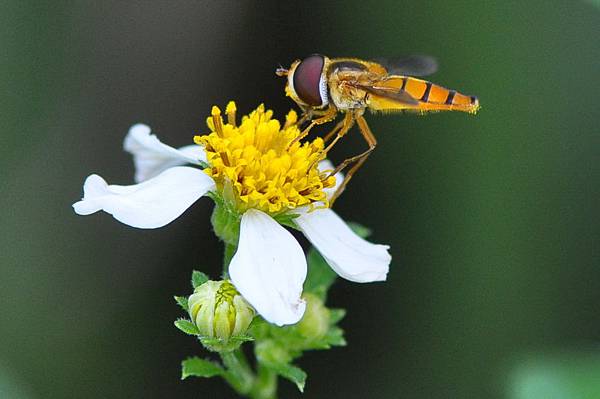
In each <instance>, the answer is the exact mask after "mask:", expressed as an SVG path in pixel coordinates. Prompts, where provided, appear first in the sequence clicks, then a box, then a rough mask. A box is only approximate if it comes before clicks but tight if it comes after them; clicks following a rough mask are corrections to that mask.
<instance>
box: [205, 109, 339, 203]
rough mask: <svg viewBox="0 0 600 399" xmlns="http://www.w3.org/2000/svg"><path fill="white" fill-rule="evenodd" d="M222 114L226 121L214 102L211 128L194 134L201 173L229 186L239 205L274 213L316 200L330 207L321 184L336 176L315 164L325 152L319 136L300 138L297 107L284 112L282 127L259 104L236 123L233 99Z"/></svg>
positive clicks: (223, 187) (332, 181) (329, 183)
mask: <svg viewBox="0 0 600 399" xmlns="http://www.w3.org/2000/svg"><path fill="white" fill-rule="evenodd" d="M225 114H226V120H227V123H225V122H224V120H223V117H222V115H221V111H220V109H219V108H218V107H213V108H212V111H211V116H209V117H208V118H207V121H206V122H207V125H208V128H209V129H210V133H207V134H204V135H200V136H196V137H194V142H195V143H196V144H199V145H201V146H203V147H204V148H205V151H206V155H207V161H208V165H209V167H207V168H205V169H204V172H205V173H206V174H208V175H209V176H210V177H212V178H213V179H214V180H215V182H216V184H217V190H219V191H220V192H223V191H224V190H231V191H233V193H232V194H233V197H234V199H235V201H236V207H237V208H238V210H240V211H244V210H246V209H250V208H253V209H259V210H262V211H264V212H267V213H269V214H271V215H273V214H280V213H284V212H287V211H289V210H293V209H295V208H297V207H299V206H304V205H310V206H313V204H315V203H317V202H318V203H322V204H323V205H322V206H329V203H328V200H327V196H326V194H325V192H324V189H325V188H329V187H333V186H334V185H335V177H333V176H329V172H328V171H323V172H321V171H319V169H318V168H317V165H318V163H319V161H321V160H323V158H324V156H325V155H324V153H323V149H324V142H323V139H322V138H316V139H314V140H313V141H305V142H301V141H299V140H298V139H297V138H298V137H299V136H300V133H301V131H300V129H299V127H298V125H297V119H298V117H297V114H296V112H294V111H290V112H289V113H288V114H287V116H286V120H285V123H284V125H283V127H282V126H281V123H280V122H279V121H278V120H276V119H272V117H273V111H271V110H265V107H264V105H260V106H259V107H258V108H257V109H256V110H254V111H253V112H251V113H250V115H247V116H244V117H242V120H241V123H240V124H239V125H238V124H237V123H236V115H235V114H236V106H235V103H234V102H230V103H229V104H228V105H227V107H226V110H225Z"/></svg>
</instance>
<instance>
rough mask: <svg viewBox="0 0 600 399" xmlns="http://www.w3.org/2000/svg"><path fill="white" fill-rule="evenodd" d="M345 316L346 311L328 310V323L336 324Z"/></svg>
mask: <svg viewBox="0 0 600 399" xmlns="http://www.w3.org/2000/svg"><path fill="white" fill-rule="evenodd" d="M344 316H346V309H329V323H331V324H332V325H333V324H336V323H337V322H339V321H340V320H342V319H343V318H344Z"/></svg>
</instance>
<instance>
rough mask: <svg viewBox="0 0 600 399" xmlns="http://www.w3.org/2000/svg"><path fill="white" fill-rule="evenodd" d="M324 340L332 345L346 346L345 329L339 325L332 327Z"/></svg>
mask: <svg viewBox="0 0 600 399" xmlns="http://www.w3.org/2000/svg"><path fill="white" fill-rule="evenodd" d="M323 341H324V342H326V343H327V344H329V345H332V346H346V344H347V342H346V339H345V338H344V330H342V329H341V328H339V327H331V328H330V329H329V331H328V332H327V334H325V337H323Z"/></svg>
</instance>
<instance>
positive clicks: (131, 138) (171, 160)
mask: <svg viewBox="0 0 600 399" xmlns="http://www.w3.org/2000/svg"><path fill="white" fill-rule="evenodd" d="M123 148H124V149H125V151H127V152H129V153H131V154H133V163H134V165H135V182H136V183H139V182H142V181H144V180H148V179H150V178H152V177H154V176H157V175H159V174H160V173H161V172H163V171H165V170H167V169H169V168H171V167H173V166H180V165H185V164H187V163H191V164H195V165H198V164H199V161H203V162H206V153H205V152H204V148H202V147H201V146H199V145H188V146H185V147H181V148H180V149H175V148H173V147H170V146H168V145H166V144H164V143H162V142H161V141H160V140H159V139H158V138H157V137H156V136H155V135H153V134H151V133H150V127H148V126H147V125H144V124H141V123H138V124H137V125H133V126H132V127H131V128H130V129H129V133H127V136H125V140H124V141H123Z"/></svg>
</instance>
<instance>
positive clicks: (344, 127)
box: [323, 112, 354, 173]
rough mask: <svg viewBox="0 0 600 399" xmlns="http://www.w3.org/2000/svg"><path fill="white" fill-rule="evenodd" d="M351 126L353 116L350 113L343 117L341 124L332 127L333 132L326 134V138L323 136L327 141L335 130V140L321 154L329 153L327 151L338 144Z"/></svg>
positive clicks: (352, 124)
mask: <svg viewBox="0 0 600 399" xmlns="http://www.w3.org/2000/svg"><path fill="white" fill-rule="evenodd" d="M338 126H339V128H338ZM352 126H354V115H353V114H352V113H351V112H347V113H346V114H345V115H344V119H342V120H341V122H340V123H338V124H337V125H336V127H334V128H333V130H332V131H331V132H329V133H328V134H327V136H325V137H326V138H327V139H329V138H330V136H331V134H332V133H333V132H335V131H336V130H337V134H336V136H335V138H334V139H333V140H332V141H331V143H329V145H327V147H326V148H325V149H324V150H323V154H327V153H329V150H331V148H332V147H333V146H334V145H335V143H337V142H338V140H339V139H341V138H342V137H344V136H345V135H346V133H348V130H350V128H351V127H352ZM336 173H337V172H336Z"/></svg>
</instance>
